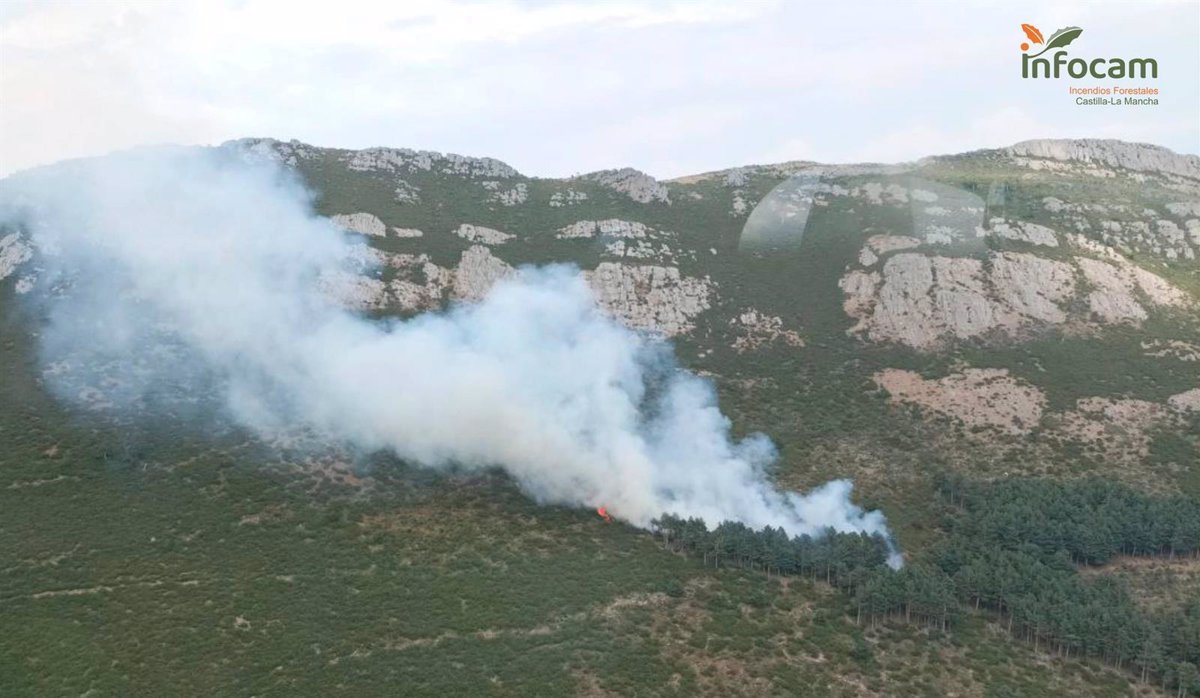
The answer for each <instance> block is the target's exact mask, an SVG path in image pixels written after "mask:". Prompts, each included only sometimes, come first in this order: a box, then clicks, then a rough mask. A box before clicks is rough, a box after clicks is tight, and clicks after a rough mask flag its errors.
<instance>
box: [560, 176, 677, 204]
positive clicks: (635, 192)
mask: <svg viewBox="0 0 1200 698" xmlns="http://www.w3.org/2000/svg"><path fill="white" fill-rule="evenodd" d="M579 179H583V180H586V181H591V182H596V183H597V184H600V185H602V186H605V187H608V188H609V189H612V190H613V191H617V192H620V193H622V194H625V195H626V196H628V197H629V198H631V199H633V200H634V201H637V202H638V203H643V204H648V203H651V202H654V201H658V202H661V203H664V204H669V203H671V197H670V194H669V192H668V190H667V187H666V186H665V185H664V184H662V183H661V182H659V181H658V180H657V179H655V178H653V177H651V176H650V175H648V174H646V173H645V172H640V171H638V170H635V169H633V168H632V167H626V168H623V169H620V170H601V171H599V172H592V173H589V174H585V175H580V177H579Z"/></svg>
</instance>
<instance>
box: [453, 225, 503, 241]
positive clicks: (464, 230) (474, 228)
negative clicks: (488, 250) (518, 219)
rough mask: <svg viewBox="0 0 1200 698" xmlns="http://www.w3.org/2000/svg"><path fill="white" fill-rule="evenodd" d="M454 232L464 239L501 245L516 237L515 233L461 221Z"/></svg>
mask: <svg viewBox="0 0 1200 698" xmlns="http://www.w3.org/2000/svg"><path fill="white" fill-rule="evenodd" d="M454 234H455V235H457V236H459V237H460V238H462V239H464V240H469V241H471V242H482V243H483V244H485V245H503V244H504V243H506V242H508V241H509V240H512V239H513V238H514V237H516V236H515V235H510V234H508V233H505V232H501V231H499V230H494V229H492V228H485V227H483V226H482V225H471V224H470V223H463V224H462V225H460V226H458V230H455V231H454Z"/></svg>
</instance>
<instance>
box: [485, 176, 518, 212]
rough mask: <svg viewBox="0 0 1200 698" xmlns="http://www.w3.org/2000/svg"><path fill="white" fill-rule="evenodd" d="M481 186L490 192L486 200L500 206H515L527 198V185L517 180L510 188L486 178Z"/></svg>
mask: <svg viewBox="0 0 1200 698" xmlns="http://www.w3.org/2000/svg"><path fill="white" fill-rule="evenodd" d="M483 188H484V189H485V190H486V191H488V192H491V193H490V194H489V195H488V199H487V200H488V201H489V202H491V203H496V204H500V205H501V206H516V205H518V204H523V203H525V201H526V200H528V199H529V186H528V185H526V184H525V183H524V182H518V183H517V184H516V185H514V186H513V187H512V188H510V189H505V188H502V187H501V186H500V182H498V181H496V180H488V181H486V182H484V183H483Z"/></svg>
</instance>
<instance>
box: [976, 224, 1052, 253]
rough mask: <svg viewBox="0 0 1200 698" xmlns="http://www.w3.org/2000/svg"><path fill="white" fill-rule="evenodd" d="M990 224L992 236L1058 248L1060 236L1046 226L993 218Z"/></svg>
mask: <svg viewBox="0 0 1200 698" xmlns="http://www.w3.org/2000/svg"><path fill="white" fill-rule="evenodd" d="M988 224H989V226H990V227H991V231H992V235H995V236H997V237H1002V238H1006V239H1008V240H1016V241H1018V242H1027V243H1029V244H1031V245H1045V246H1046V247H1058V236H1057V235H1055V234H1054V231H1053V230H1051V229H1050V228H1047V227H1046V226H1044V225H1038V224H1037V223H1021V222H1018V221H1007V220H1005V219H1003V218H993V219H992V220H991V221H989V223H988Z"/></svg>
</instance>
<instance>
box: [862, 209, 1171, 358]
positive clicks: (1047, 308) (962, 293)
mask: <svg viewBox="0 0 1200 698" xmlns="http://www.w3.org/2000/svg"><path fill="white" fill-rule="evenodd" d="M993 224H994V225H993V228H992V233H993V234H996V235H998V236H1000V237H1004V238H1006V239H1012V240H1017V241H1020V242H1025V243H1029V244H1030V245H1033V246H1045V247H1058V237H1057V236H1056V234H1055V233H1054V231H1053V230H1051V229H1049V228H1046V227H1045V226H1040V225H1036V224H1031V223H1017V222H1007V221H1003V220H1001V219H994V220H993ZM1068 239H1069V240H1070V241H1071V242H1072V244H1073V245H1075V246H1078V247H1079V248H1080V250H1081V251H1082V252H1085V253H1088V254H1087V255H1077V256H1075V257H1072V258H1070V259H1069V260H1062V259H1051V258H1046V257H1042V256H1039V255H1038V254H1036V253H1033V252H1017V251H1004V252H989V253H987V254H986V255H985V256H983V257H982V258H977V257H946V256H942V255H938V254H929V253H922V252H919V251H913V250H915V249H916V248H919V247H920V246H921V243H920V241H919V240H916V239H915V238H908V237H903V236H873V237H871V238H869V239H868V240H867V243H866V244H865V245H864V246H863V248H862V250H860V251H859V255H858V264H859V266H861V267H866V268H865V269H851V270H849V271H848V272H847V273H846V274H845V275H844V276H843V277H842V279H841V282H840V284H839V285H840V287H841V289H842V291H843V293H844V300H843V309H844V310H845V312H846V314H848V315H849V316H850V317H852V318H854V319H856V320H857V321H858V322H857V324H856V325H855V326H854V327H853V328H852V329H851V332H852V333H854V334H856V335H859V336H862V337H865V338H867V339H870V340H872V341H879V342H896V343H899V344H904V345H907V346H910V347H913V348H915V349H920V350H924V351H931V350H936V349H938V348H940V347H943V346H945V345H946V343H947V342H949V341H953V340H955V339H959V340H962V339H970V338H976V337H981V336H983V335H985V334H987V333H993V332H995V333H999V334H1001V335H1005V336H1007V337H1011V338H1019V337H1020V336H1021V335H1022V334H1023V333H1024V331H1026V330H1031V329H1036V328H1038V327H1039V326H1044V325H1059V324H1063V323H1066V322H1068V321H1076V322H1078V323H1081V324H1084V323H1089V322H1097V323H1100V324H1116V323H1125V324H1138V323H1140V322H1142V321H1143V320H1145V319H1146V318H1147V317H1148V313H1147V309H1146V308H1147V306H1149V307H1167V308H1182V307H1185V306H1187V305H1189V304H1191V303H1192V302H1193V301H1192V300H1191V299H1190V298H1189V297H1188V295H1187V294H1186V293H1184V292H1183V291H1182V290H1180V289H1179V288H1177V287H1175V286H1173V285H1172V284H1171V283H1169V282H1168V281H1166V280H1165V279H1163V278H1162V277H1160V276H1158V275H1156V274H1154V273H1152V272H1149V271H1147V270H1145V269H1143V268H1141V267H1139V266H1137V265H1135V264H1133V263H1131V262H1130V261H1129V260H1127V259H1125V258H1124V257H1123V256H1121V255H1120V254H1118V253H1117V252H1116V251H1114V250H1112V249H1111V248H1107V247H1105V246H1103V245H1098V244H1096V243H1094V242H1091V241H1087V240H1086V239H1082V238H1078V237H1074V236H1068ZM900 250H903V251H900ZM1091 254H1096V255H1100V256H1103V257H1104V258H1105V259H1103V260H1102V259H1096V258H1094V257H1092V256H1089V255H1091ZM882 256H886V259H885V261H884V262H883V263H882V265H881V268H876V267H877V266H879V264H878V263H879V260H880V258H881V257H882ZM1082 284H1086V285H1087V287H1088V288H1089V289H1090V290H1088V291H1087V293H1086V301H1087V306H1088V308H1089V310H1090V315H1080V314H1078V313H1076V314H1075V315H1071V314H1070V313H1069V312H1068V310H1069V308H1070V306H1071V302H1072V301H1073V300H1074V299H1075V298H1076V297H1077V296H1078V295H1079V293H1080V289H1081V285H1082Z"/></svg>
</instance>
